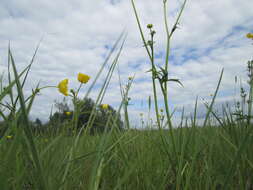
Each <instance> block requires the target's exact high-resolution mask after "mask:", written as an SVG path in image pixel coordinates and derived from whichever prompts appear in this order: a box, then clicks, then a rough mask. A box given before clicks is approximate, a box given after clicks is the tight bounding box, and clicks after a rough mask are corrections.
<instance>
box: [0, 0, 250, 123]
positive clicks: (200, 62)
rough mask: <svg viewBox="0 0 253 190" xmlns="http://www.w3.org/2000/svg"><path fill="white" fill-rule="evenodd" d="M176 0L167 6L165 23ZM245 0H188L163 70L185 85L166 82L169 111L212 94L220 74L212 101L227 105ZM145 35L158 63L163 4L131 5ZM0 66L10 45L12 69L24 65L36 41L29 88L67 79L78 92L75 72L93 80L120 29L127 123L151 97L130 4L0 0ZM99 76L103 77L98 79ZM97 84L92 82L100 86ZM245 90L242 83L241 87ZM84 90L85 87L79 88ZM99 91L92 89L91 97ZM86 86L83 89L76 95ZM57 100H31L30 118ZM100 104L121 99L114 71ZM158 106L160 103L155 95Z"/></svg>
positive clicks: (240, 49)
mask: <svg viewBox="0 0 253 190" xmlns="http://www.w3.org/2000/svg"><path fill="white" fill-rule="evenodd" d="M181 3H182V1H176V0H175V1H168V10H169V17H168V22H169V25H170V29H171V26H172V24H173V22H174V21H173V20H174V19H175V17H176V15H177V12H176V11H177V10H178V9H179V5H180V4H181ZM252 5H253V2H252V1H251V0H244V1H240V2H239V1H236V0H223V1H219V0H213V1H208V2H207V1H201V0H195V1H188V2H187V4H186V7H185V11H184V13H183V15H182V18H181V20H180V29H178V30H177V31H176V32H175V35H174V36H173V38H172V44H171V47H172V49H171V55H173V57H172V60H171V61H170V65H169V73H170V76H171V77H175V78H179V79H180V80H181V81H182V83H183V84H184V88H182V87H180V86H179V85H177V84H172V83H169V85H170V86H169V89H168V90H169V91H168V93H169V102H170V104H171V105H173V107H175V106H180V107H182V106H183V105H189V106H188V107H190V108H192V105H193V104H194V101H195V97H196V96H197V95H199V96H202V97H206V96H208V95H209V94H210V93H213V92H214V90H215V88H216V85H217V82H218V78H219V74H220V72H221V69H222V68H224V69H225V70H224V77H223V80H222V84H221V87H220V93H219V96H218V99H217V101H218V100H226V99H228V100H230V98H229V97H230V95H231V93H233V92H234V76H235V75H237V76H241V77H242V79H243V80H244V81H246V80H247V78H246V72H245V69H246V62H247V60H248V59H250V58H251V57H250V55H251V54H252V45H250V43H251V42H250V41H249V40H247V39H245V34H246V33H247V32H252V27H253V19H252V18H253V16H252V12H251V10H250V8H249V7H252ZM136 8H137V10H138V13H139V16H140V20H141V23H142V26H143V30H144V33H145V36H146V38H147V39H148V30H147V29H146V24H149V23H153V25H154V28H155V30H156V32H157V33H156V36H155V48H156V49H155V52H156V53H159V54H160V55H161V56H160V57H159V58H157V60H156V63H159V64H162V63H163V62H164V51H165V47H166V38H165V29H164V22H163V7H162V1H152V0H145V1H144V0H138V1H136ZM0 25H1V28H2V29H1V30H0V58H1V62H0V69H1V72H2V70H5V69H6V66H7V48H8V42H9V40H10V41H11V48H12V50H13V54H14V57H15V60H16V64H17V67H18V68H19V70H21V69H22V68H24V67H25V66H26V65H27V64H28V63H29V61H30V60H31V57H32V55H33V53H34V50H35V48H36V45H37V44H38V42H39V40H40V39H41V37H43V40H42V43H41V46H40V49H39V52H38V54H37V56H36V59H35V64H34V65H33V67H32V70H31V72H30V76H29V78H28V81H27V85H26V91H30V90H31V88H34V87H35V86H36V84H37V83H38V82H39V81H40V82H41V85H56V84H57V83H58V82H59V81H60V80H62V79H64V78H70V85H71V88H72V87H77V86H78V82H77V81H76V75H77V73H78V72H84V73H87V74H89V75H91V76H92V77H94V76H95V75H96V73H97V72H98V70H99V68H100V67H101V65H102V63H103V61H104V59H105V56H106V55H107V54H108V48H107V47H108V46H109V47H111V46H112V45H113V43H114V42H115V40H116V39H117V38H118V36H119V34H120V33H121V31H122V30H123V29H124V28H126V30H127V32H128V37H127V40H126V43H125V46H124V49H123V52H122V55H121V57H120V59H119V66H120V73H121V78H122V80H123V81H125V82H126V81H127V78H128V76H133V75H134V74H136V77H135V82H134V83H133V87H132V89H131V90H130V94H129V95H130V96H131V98H132V102H134V103H135V104H134V105H133V106H131V107H130V108H129V113H130V117H132V118H133V119H132V120H135V121H136V120H138V119H137V118H138V117H139V116H137V115H138V114H137V113H139V112H140V111H142V112H147V110H144V109H146V107H145V108H144V107H143V108H142V107H141V106H140V103H138V102H140V101H141V100H143V102H144V103H145V102H146V100H147V98H148V96H149V95H152V83H151V79H150V73H146V71H147V70H149V69H150V63H149V60H148V57H147V55H146V52H145V49H144V48H143V43H142V41H141V37H140V35H139V31H138V27H137V23H136V20H135V17H134V13H133V9H132V7H131V3H130V1H128V0H121V1H109V0H108V1H99V0H94V1H78V0H73V1H62V0H61V1H60V0H56V1H49V0H43V1H42V0H38V1H32V0H19V1H14V0H3V1H2V2H1V5H0ZM104 76H105V75H104V74H103V75H102V77H104ZM102 82H103V79H102V78H101V79H100V80H99V81H98V84H100V85H101V84H102ZM244 85H245V82H244ZM86 89H87V88H86ZM98 90H99V86H98V87H97V88H96V89H95V90H94V91H93V92H92V94H91V96H93V97H96V93H98ZM84 93H85V89H84V90H82V95H83V94H84ZM61 98H62V96H61V95H60V94H59V93H58V92H57V89H54V88H50V89H46V90H43V91H42V92H41V95H40V96H39V97H38V98H37V101H35V105H34V107H33V111H32V114H31V116H32V117H33V118H35V117H40V118H42V119H44V120H45V119H47V117H48V116H49V113H50V110H51V105H52V104H53V102H54V100H56V99H57V100H60V99H61ZM104 101H105V102H107V103H110V104H112V105H114V106H117V105H118V103H119V102H120V101H121V97H120V91H119V86H118V76H117V72H115V73H114V75H113V78H112V81H111V84H110V86H109V89H108V92H107V95H106V96H105V100H104ZM159 102H162V97H161V93H160V92H159Z"/></svg>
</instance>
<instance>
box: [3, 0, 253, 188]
mask: <svg viewBox="0 0 253 190" xmlns="http://www.w3.org/2000/svg"><path fill="white" fill-rule="evenodd" d="M131 3H132V7H133V13H134V14H135V17H136V21H137V26H138V28H139V31H140V37H141V40H142V42H143V44H144V47H143V48H145V49H146V52H147V56H148V58H149V60H150V70H149V73H150V77H151V78H152V87H153V92H152V93H153V94H152V101H151V99H149V101H148V107H149V110H147V112H148V111H150V109H154V110H153V111H154V112H155V120H156V121H155V122H154V124H151V123H150V122H146V121H145V122H144V127H145V128H144V129H142V130H138V129H133V128H132V127H131V123H130V121H129V114H128V101H129V96H128V94H129V91H131V86H132V85H134V76H132V77H129V80H128V82H127V84H126V85H123V84H122V82H121V80H120V76H119V80H120V87H121V95H122V101H121V103H120V105H119V106H118V107H117V109H116V110H115V112H114V113H113V114H112V112H109V111H108V105H106V104H102V102H103V98H104V95H105V94H106V91H107V87H108V85H109V84H110V80H111V78H112V75H113V73H115V68H116V67H117V63H118V58H119V57H120V54H121V51H122V50H123V48H124V42H125V40H127V39H126V34H125V33H124V32H123V33H122V34H121V35H120V36H119V37H118V39H117V41H116V42H115V43H114V45H113V47H112V48H111V50H110V52H108V55H107V57H106V59H105V60H104V63H103V64H102V65H101V68H100V70H99V72H98V73H97V75H96V76H94V80H93V81H92V83H91V84H90V87H89V89H88V90H87V92H86V95H85V97H80V96H79V95H78V93H79V91H80V89H81V88H82V86H83V85H84V84H85V83H88V82H89V79H90V77H89V76H88V75H86V74H83V73H79V74H78V77H77V80H78V81H79V82H80V87H79V88H78V89H76V90H69V87H68V79H64V80H62V81H59V84H58V85H57V86H40V84H38V85H37V87H36V88H35V89H33V90H32V92H31V94H30V95H29V96H24V86H25V84H26V82H27V77H28V76H29V73H30V69H31V67H32V65H33V62H34V57H36V53H37V51H39V44H38V47H37V49H36V51H35V52H34V56H33V57H32V59H31V62H30V63H28V65H27V67H26V68H24V69H23V70H22V71H17V69H16V63H15V57H14V55H15V52H12V51H11V47H10V46H9V49H8V63H7V65H8V73H7V75H4V76H1V77H0V103H1V104H0V118H1V123H0V189H2V190H12V189H13V190H16V189H17V190H19V189H20V190H29V189H31V190H35V189H41V190H56V189H62V190H72V189H73V190H74V189H76V190H79V189H80V190H81V189H84V190H86V189H87V190H98V189H101V190H103V189H104V190H112V189H113V190H116V189H130V190H149V189H150V190H160V189H161V190H170V189H177V190H179V189H184V190H187V189H188V190H192V189H201V190H202V189H214V190H216V189H217V190H218V189H222V190H223V189H243V190H244V189H248V190H250V189H253V151H252V145H253V126H252V121H251V120H252V113H251V112H252V111H251V110H252V99H253V97H252V94H253V73H252V71H253V61H249V62H248V77H249V96H246V95H245V91H241V97H242V100H241V101H240V102H239V103H238V106H237V107H236V112H232V111H231V110H230V109H229V108H227V107H226V106H224V107H223V109H222V110H221V113H222V114H221V115H220V114H218V113H216V112H215V111H213V107H214V103H215V99H216V96H217V93H218V91H219V87H220V83H221V81H222V76H223V70H222V71H221V74H220V77H219V79H218V83H217V88H216V90H215V92H214V93H213V96H212V101H211V102H210V103H205V107H206V116H205V118H204V121H203V122H202V124H201V125H200V124H199V122H198V120H197V114H198V105H199V101H198V99H196V102H195V109H194V110H192V113H193V114H192V117H191V118H188V120H187V118H185V116H184V113H183V112H182V119H181V124H180V125H179V126H173V122H172V121H173V112H172V111H171V110H169V104H168V97H169V93H170V92H168V90H167V89H168V84H170V83H169V82H176V83H178V84H179V85H183V84H182V83H181V82H180V80H179V79H174V78H169V76H168V70H169V63H170V60H169V57H170V46H171V44H170V43H171V38H172V36H173V34H174V32H176V30H177V27H178V23H179V20H180V17H181V16H182V14H183V10H184V8H185V3H186V1H184V3H183V4H182V7H181V9H180V10H179V12H178V16H177V18H176V20H175V23H174V25H173V27H172V28H171V29H169V27H168V23H167V18H166V17H164V18H163V21H164V27H165V29H166V32H167V35H166V39H167V47H166V49H165V53H166V56H165V60H164V66H163V67H158V66H156V64H155V56H154V52H155V46H154V41H155V35H156V32H155V29H154V26H153V25H152V24H148V25H147V26H145V27H143V26H142V25H141V19H140V18H139V16H138V11H137V10H138V8H137V7H135V3H134V0H131ZM163 7H164V15H167V8H166V7H167V1H166V0H164V1H163ZM144 30H149V32H150V35H149V36H147V37H146V36H144V32H143V31H144ZM247 37H248V38H249V40H251V39H253V34H251V33H249V34H247ZM106 66H109V71H105V67H106ZM103 72H107V73H106V79H105V80H104V82H103V84H102V86H101V89H100V91H99V94H98V96H97V98H96V100H95V106H100V105H102V110H105V112H106V110H107V111H108V112H106V113H108V117H106V120H104V123H103V125H104V128H105V130H104V131H103V132H102V133H101V132H100V133H93V134H91V133H90V130H91V129H92V127H93V125H94V122H95V118H96V115H98V114H101V113H103V111H102V112H101V111H98V109H96V107H95V106H93V108H92V109H91V110H90V112H91V113H90V116H89V118H88V121H87V123H85V124H83V125H82V126H81V127H79V128H78V126H79V124H78V118H79V116H80V115H81V114H82V110H81V107H82V105H83V103H82V102H81V103H80V101H79V100H80V99H83V100H85V98H87V97H89V95H90V92H91V91H92V90H93V88H94V86H95V85H96V83H97V81H99V80H100V76H101V74H102V73H103ZM224 72H225V71H224ZM4 80H5V81H7V82H8V83H7V84H6V83H4ZM45 88H52V90H55V89H56V90H58V91H59V95H61V96H66V97H67V98H70V99H71V100H72V103H73V107H74V109H73V110H72V111H71V113H70V112H69V113H66V114H69V115H71V117H70V118H71V119H70V120H68V121H67V122H64V123H61V122H60V121H59V123H58V125H60V126H62V128H67V129H71V133H69V131H67V130H62V131H58V132H57V133H53V134H52V133H50V132H49V133H48V132H47V133H39V134H38V133H36V134H35V133H34V131H33V129H32V127H31V121H30V120H29V115H30V112H31V108H32V106H33V102H34V101H36V97H37V95H38V94H39V93H40V92H41V91H43V89H45ZM158 92H159V93H161V94H162V97H163V100H164V101H163V105H162V107H163V108H165V109H164V110H161V105H159V104H158V96H157V94H158ZM246 99H247V101H246ZM151 105H152V106H151ZM120 113H123V114H122V116H123V117H122V118H123V121H124V124H123V128H119V127H118V124H117V123H118V120H119V115H120ZM213 121H215V122H213ZM54 125H55V124H54ZM48 127H49V128H50V127H51V128H53V127H54V126H53V124H51V126H48Z"/></svg>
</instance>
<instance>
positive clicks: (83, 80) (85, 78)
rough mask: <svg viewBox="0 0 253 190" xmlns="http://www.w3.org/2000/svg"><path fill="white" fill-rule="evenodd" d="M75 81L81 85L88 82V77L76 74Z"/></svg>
mask: <svg viewBox="0 0 253 190" xmlns="http://www.w3.org/2000/svg"><path fill="white" fill-rule="evenodd" d="M77 79H78V81H79V82H81V83H87V82H88V81H89V80H90V76H88V75H86V74H83V73H78V76H77Z"/></svg>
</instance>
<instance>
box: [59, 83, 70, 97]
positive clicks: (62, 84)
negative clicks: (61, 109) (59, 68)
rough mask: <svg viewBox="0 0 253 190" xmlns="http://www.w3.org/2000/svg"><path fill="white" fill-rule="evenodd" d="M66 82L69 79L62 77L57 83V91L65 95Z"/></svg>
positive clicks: (66, 93)
mask: <svg viewBox="0 0 253 190" xmlns="http://www.w3.org/2000/svg"><path fill="white" fill-rule="evenodd" d="M68 82H69V79H64V80H62V81H61V82H60V83H59V84H58V89H59V92H60V93H62V94H63V95H65V96H68Z"/></svg>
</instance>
